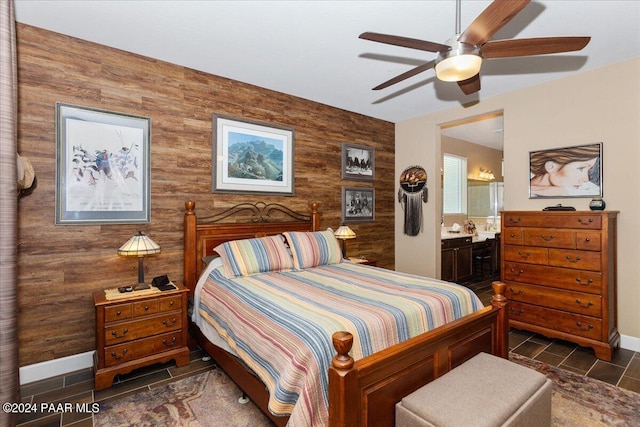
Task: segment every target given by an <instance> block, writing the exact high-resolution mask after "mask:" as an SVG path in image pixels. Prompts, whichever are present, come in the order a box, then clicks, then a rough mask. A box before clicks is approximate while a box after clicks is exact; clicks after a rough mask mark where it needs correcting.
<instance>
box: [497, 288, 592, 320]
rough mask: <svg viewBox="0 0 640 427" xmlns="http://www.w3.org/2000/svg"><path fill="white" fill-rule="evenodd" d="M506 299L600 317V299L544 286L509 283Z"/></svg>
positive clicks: (590, 295)
mask: <svg viewBox="0 0 640 427" xmlns="http://www.w3.org/2000/svg"><path fill="white" fill-rule="evenodd" d="M506 297H507V299H508V300H509V301H519V302H525V303H529V304H533V305H540V306H544V307H549V308H555V309H557V310H563V311H570V312H572V313H577V314H584V315H588V316H593V317H601V316H602V297H601V296H600V295H595V294H587V293H581V292H573V291H559V290H558V289H553V288H548V287H544V286H535V285H525V284H522V283H511V282H509V283H507V291H506Z"/></svg>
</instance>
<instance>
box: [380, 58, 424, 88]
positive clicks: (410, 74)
mask: <svg viewBox="0 0 640 427" xmlns="http://www.w3.org/2000/svg"><path fill="white" fill-rule="evenodd" d="M433 64H435V61H429V62H427V63H426V64H422V65H418V66H417V67H415V68H412V69H410V70H409V71H407V72H404V73H402V74H400V75H398V76H395V77H394V78H392V79H390V80H387V81H386V82H384V83H381V84H379V85H378V86H376V87H374V88H373V90H380V89H384V88H386V87H389V86H391V85H394V84H396V83H399V82H401V81H403V80H406V79H408V78H409V77H413V76H415V75H416V74H420V73H422V72H423V71H427V70H428V69H430V68H433Z"/></svg>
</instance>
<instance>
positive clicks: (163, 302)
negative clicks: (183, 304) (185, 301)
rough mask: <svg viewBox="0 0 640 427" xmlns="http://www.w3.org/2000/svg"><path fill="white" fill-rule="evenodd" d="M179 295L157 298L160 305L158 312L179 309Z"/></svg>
mask: <svg viewBox="0 0 640 427" xmlns="http://www.w3.org/2000/svg"><path fill="white" fill-rule="evenodd" d="M181 298H182V297H181V296H180V295H173V296H169V297H164V298H159V299H158V302H159V305H160V310H159V311H160V312H163V311H171V310H179V309H180V301H181Z"/></svg>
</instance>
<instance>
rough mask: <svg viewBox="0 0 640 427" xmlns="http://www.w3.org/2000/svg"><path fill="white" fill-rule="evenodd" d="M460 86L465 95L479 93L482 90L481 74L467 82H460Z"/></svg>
mask: <svg viewBox="0 0 640 427" xmlns="http://www.w3.org/2000/svg"><path fill="white" fill-rule="evenodd" d="M458 86H460V89H462V92H464V94H465V95H471V94H472V93H476V92H478V91H479V90H480V73H478V74H476V75H475V76H473V77H470V78H468V79H466V80H460V81H459V82H458Z"/></svg>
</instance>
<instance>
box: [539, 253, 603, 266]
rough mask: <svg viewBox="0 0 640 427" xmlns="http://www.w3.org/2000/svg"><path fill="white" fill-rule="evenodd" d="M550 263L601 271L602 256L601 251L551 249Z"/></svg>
mask: <svg viewBox="0 0 640 427" xmlns="http://www.w3.org/2000/svg"><path fill="white" fill-rule="evenodd" d="M549 265H554V266H557V267H566V268H575V269H578V270H592V271H600V270H601V268H602V257H601V256H600V252H589V251H566V250H561V249H549Z"/></svg>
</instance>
